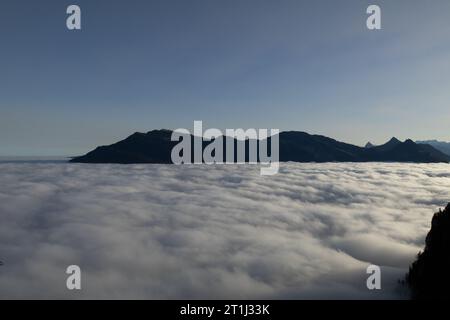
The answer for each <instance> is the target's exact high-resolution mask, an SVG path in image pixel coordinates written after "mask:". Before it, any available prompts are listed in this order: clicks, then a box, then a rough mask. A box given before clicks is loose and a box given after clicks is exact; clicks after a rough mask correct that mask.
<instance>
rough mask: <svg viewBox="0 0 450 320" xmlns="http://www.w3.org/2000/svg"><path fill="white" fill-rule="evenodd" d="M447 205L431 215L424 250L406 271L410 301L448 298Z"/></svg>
mask: <svg viewBox="0 0 450 320" xmlns="http://www.w3.org/2000/svg"><path fill="white" fill-rule="evenodd" d="M449 270H450V203H449V204H448V205H447V207H446V208H445V210H444V211H441V210H439V212H438V213H436V214H435V215H434V216H433V219H432V222H431V230H430V232H429V233H428V235H427V237H426V240H425V250H424V251H423V252H422V253H419V255H418V257H417V260H416V261H415V262H414V263H413V264H412V265H411V267H410V268H409V273H408V274H407V275H406V283H407V284H408V285H409V287H410V289H411V293H412V298H413V299H427V300H428V299H445V300H447V299H450V273H449Z"/></svg>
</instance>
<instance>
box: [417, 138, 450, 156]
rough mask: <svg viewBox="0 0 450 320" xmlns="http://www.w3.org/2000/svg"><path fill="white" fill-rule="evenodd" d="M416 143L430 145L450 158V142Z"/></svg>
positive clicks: (427, 141) (426, 141) (428, 141)
mask: <svg viewBox="0 0 450 320" xmlns="http://www.w3.org/2000/svg"><path fill="white" fill-rule="evenodd" d="M416 143H420V144H429V145H430V146H432V147H433V148H435V149H437V150H439V151H441V152H443V153H445V154H446V155H449V156H450V142H443V141H437V140H425V141H416Z"/></svg>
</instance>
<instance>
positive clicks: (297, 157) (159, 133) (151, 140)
mask: <svg viewBox="0 0 450 320" xmlns="http://www.w3.org/2000/svg"><path fill="white" fill-rule="evenodd" d="M171 135H172V131H171V130H165V129H163V130H153V131H150V132H147V133H139V132H136V133H134V134H132V135H131V136H129V137H128V138H126V139H125V140H122V141H119V142H117V143H114V144H111V145H109V146H101V147H97V148H96V149H95V150H93V151H91V152H89V153H87V154H86V155H84V156H80V157H75V158H73V159H71V160H70V161H71V162H77V163H122V164H131V163H172V161H171V151H172V148H173V147H174V146H175V145H177V144H178V141H171ZM191 139H192V140H193V139H194V137H193V136H191ZM226 139H233V138H229V137H227V138H226ZM271 139H272V138H268V141H267V142H268V145H269V147H268V149H269V150H270V143H271ZM209 143H211V142H203V148H204V147H205V146H207V145H208V144H209ZM234 144H235V150H236V140H235V139H234ZM225 145H226V143H225V142H224V155H225ZM248 145H249V141H248V140H246V160H247V159H248V152H247V151H248ZM279 145H280V161H281V162H287V161H293V162H373V161H380V162H416V163H436V162H447V163H448V162H450V156H449V155H446V154H444V153H442V152H441V151H438V150H436V149H435V148H433V147H432V146H430V145H427V144H416V143H415V142H413V141H412V140H406V141H405V142H401V141H399V140H397V139H396V138H392V139H391V140H389V141H388V142H387V143H385V144H383V145H380V146H373V145H372V146H371V147H370V148H364V147H359V146H355V145H352V144H348V143H344V142H340V141H336V140H334V139H331V138H328V137H325V136H320V135H310V134H308V133H305V132H299V131H289V132H281V133H280V134H279ZM192 146H193V143H192ZM191 154H193V152H191Z"/></svg>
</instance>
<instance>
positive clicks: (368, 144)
mask: <svg viewBox="0 0 450 320" xmlns="http://www.w3.org/2000/svg"><path fill="white" fill-rule="evenodd" d="M373 147H375V146H374V145H373V144H372V143H371V142H370V141H369V142H367V143H366V145H365V146H364V148H373Z"/></svg>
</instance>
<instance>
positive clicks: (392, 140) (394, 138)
mask: <svg viewBox="0 0 450 320" xmlns="http://www.w3.org/2000/svg"><path fill="white" fill-rule="evenodd" d="M387 143H390V144H392V143H395V144H399V143H402V142H401V141H400V140H398V139H397V138H396V137H392V138H391V140H389V141H388V142H387Z"/></svg>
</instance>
